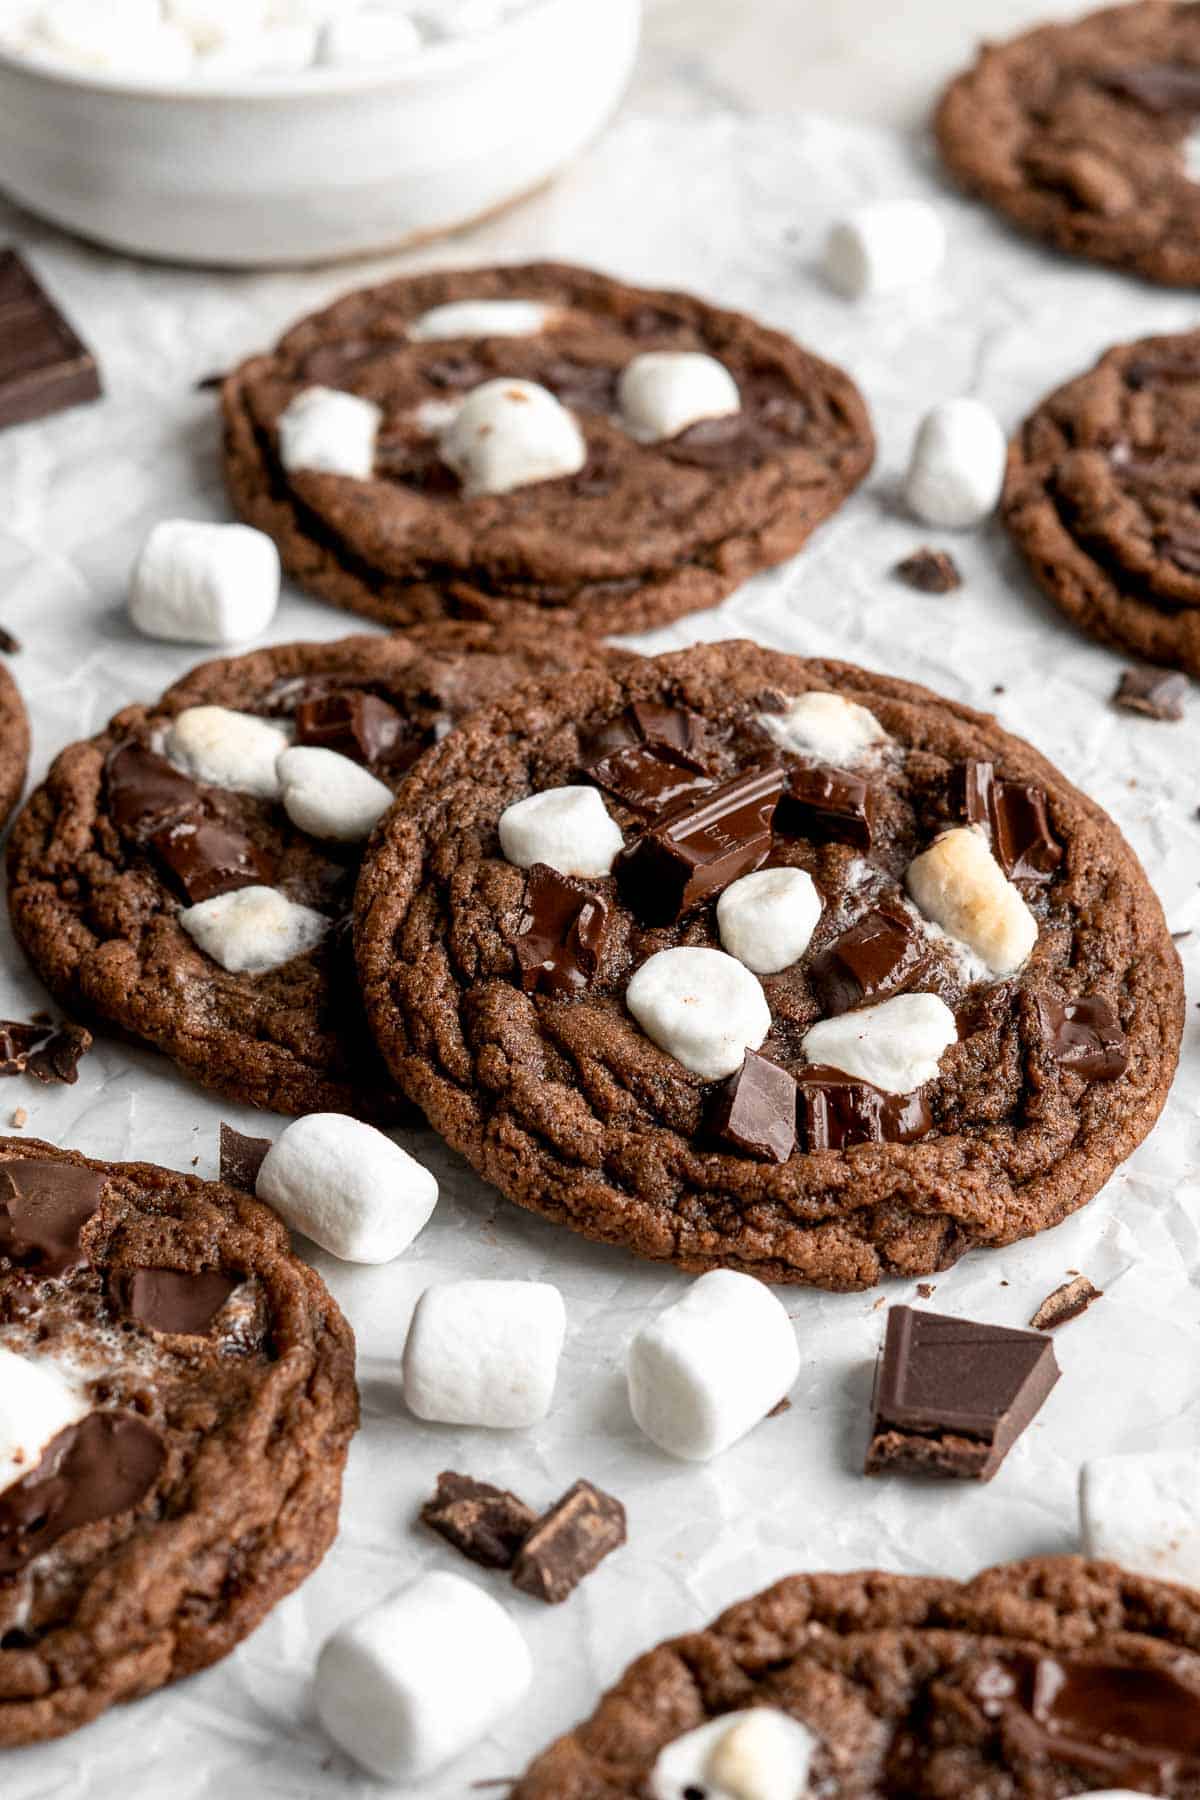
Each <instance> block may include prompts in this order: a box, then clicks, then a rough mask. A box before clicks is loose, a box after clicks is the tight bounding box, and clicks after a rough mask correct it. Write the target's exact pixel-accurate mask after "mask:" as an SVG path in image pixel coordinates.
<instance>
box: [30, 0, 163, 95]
mask: <svg viewBox="0 0 1200 1800" xmlns="http://www.w3.org/2000/svg"><path fill="white" fill-rule="evenodd" d="M37 23H38V31H39V33H40V35H41V37H42V38H43V40H44V41H45V43H46V44H47V45H48V46H49V47H50V48H51V49H52V50H53V51H54V52H55V53H56V54H57V55H59V56H62V57H66V58H67V59H69V60H70V61H72V62H80V63H87V64H91V65H93V66H94V67H96V68H100V69H104V70H106V71H115V70H120V72H121V73H122V74H128V75H133V76H142V77H158V78H161V79H164V80H171V79H174V78H175V77H178V76H183V75H186V74H187V73H188V70H189V69H190V67H191V62H192V46H191V42H190V40H189V39H188V37H187V36H186V35H185V33H183V32H181V31H179V30H178V29H177V28H176V26H174V25H173V24H164V23H163V19H162V14H161V12H160V10H159V5H158V0H53V4H52V5H50V6H47V7H46V8H45V9H44V11H43V12H42V13H41V14H40V15H39V17H38V22H37Z"/></svg>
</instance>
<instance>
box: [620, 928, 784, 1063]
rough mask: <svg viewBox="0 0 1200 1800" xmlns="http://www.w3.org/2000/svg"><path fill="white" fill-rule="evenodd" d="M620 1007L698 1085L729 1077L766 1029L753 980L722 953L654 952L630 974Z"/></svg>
mask: <svg viewBox="0 0 1200 1800" xmlns="http://www.w3.org/2000/svg"><path fill="white" fill-rule="evenodd" d="M625 1004H626V1006H627V1007H628V1008H629V1010H630V1012H631V1013H632V1014H633V1016H634V1018H635V1019H636V1020H637V1022H638V1024H639V1025H640V1026H641V1028H642V1030H643V1031H644V1032H645V1034H646V1036H647V1037H648V1038H650V1039H651V1040H652V1041H653V1042H654V1043H656V1044H657V1045H658V1047H659V1049H660V1050H665V1051H666V1052H667V1055H668V1056H673V1057H674V1058H675V1060H676V1062H679V1063H682V1064H683V1066H684V1068H685V1069H690V1070H691V1071H692V1073H693V1075H703V1076H704V1078H705V1080H706V1081H718V1080H720V1079H721V1077H722V1076H724V1075H733V1074H734V1073H735V1072H736V1071H737V1070H738V1069H740V1068H741V1066H742V1064H743V1062H744V1061H745V1059H746V1052H747V1050H757V1049H758V1047H759V1045H760V1044H762V1042H763V1041H764V1039H765V1038H766V1036H767V1033H768V1032H769V1031H770V1029H771V1009H770V1007H769V1006H768V1005H767V997H766V995H765V994H764V993H763V991H762V986H761V983H760V982H759V980H758V977H757V976H756V975H752V974H751V972H750V970H749V969H748V968H746V967H745V966H744V965H743V964H742V963H740V962H738V961H737V959H736V958H735V957H732V956H727V955H726V954H725V952H724V951H723V950H705V949H699V948H695V947H693V946H690V945H681V946H680V947H679V948H677V949H674V950H659V951H657V952H656V953H655V954H654V955H653V956H651V957H648V958H647V960H646V961H645V962H644V963H643V964H642V966H641V968H640V969H638V970H637V971H636V973H635V974H634V976H633V979H632V980H631V981H630V983H629V986H628V987H627V988H626V989H625Z"/></svg>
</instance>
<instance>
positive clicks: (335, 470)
mask: <svg viewBox="0 0 1200 1800" xmlns="http://www.w3.org/2000/svg"><path fill="white" fill-rule="evenodd" d="M382 421H383V414H382V412H381V411H380V409H379V408H378V407H377V406H376V404H375V402H374V401H373V400H363V399H360V397H359V396H358V395H357V394H344V393H342V392H341V391H340V390H339V389H338V388H327V387H310V388H305V389H304V390H303V392H302V393H299V394H297V395H296V397H295V398H294V399H293V400H290V401H289V402H288V404H287V406H286V407H285V408H284V410H283V412H282V413H280V415H279V423H278V430H279V460H280V462H281V463H282V464H283V466H284V468H285V469H288V470H297V469H309V470H312V471H314V472H315V473H318V474H323V475H349V476H352V477H353V478H354V480H356V481H369V480H370V478H371V476H372V474H373V473H374V471H375V444H376V441H377V439H378V437H379V427H380V424H381V423H382Z"/></svg>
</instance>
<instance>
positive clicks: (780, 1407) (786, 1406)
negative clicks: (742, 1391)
mask: <svg viewBox="0 0 1200 1800" xmlns="http://www.w3.org/2000/svg"><path fill="white" fill-rule="evenodd" d="M791 1410H792V1403H791V1401H790V1400H789V1399H788V1397H787V1395H786V1394H785V1395H784V1396H783V1399H782V1400H777V1401H776V1402H775V1404H774V1406H773V1407H772V1408H771V1410H770V1412H769V1413H768V1414H767V1417H768V1419H777V1418H778V1417H779V1415H780V1413H785V1412H791Z"/></svg>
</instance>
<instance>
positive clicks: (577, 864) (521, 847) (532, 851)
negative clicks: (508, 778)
mask: <svg viewBox="0 0 1200 1800" xmlns="http://www.w3.org/2000/svg"><path fill="white" fill-rule="evenodd" d="M499 832H500V848H501V850H502V851H503V852H504V855H505V857H506V858H507V860H508V861H509V862H510V863H515V864H516V866H517V868H518V869H531V868H532V867H533V865H534V863H538V862H540V863H545V864H547V866H548V867H549V868H551V869H557V870H558V873H559V874H560V875H593V876H595V875H608V874H611V872H612V866H613V863H614V862H615V861H616V858H617V856H618V855H619V854H620V851H621V850H622V848H623V846H624V843H625V839H624V838H623V836H622V835H621V827H620V826H619V825H618V824H617V822H616V820H615V819H613V818H611V817H610V816H609V812H608V809H607V807H606V806H605V804H604V802H603V800H602V799H601V798H600V795H599V794H598V793H597V791H596V789H595V788H592V787H561V788H547V789H546V791H545V792H544V793H541V794H530V796H529V798H528V799H527V800H517V801H515V802H514V803H513V805H512V806H509V807H506V808H505V810H504V811H503V812H502V813H501V814H500V820H499Z"/></svg>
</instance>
